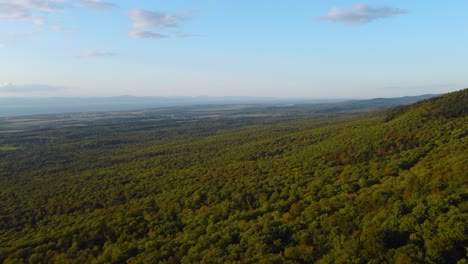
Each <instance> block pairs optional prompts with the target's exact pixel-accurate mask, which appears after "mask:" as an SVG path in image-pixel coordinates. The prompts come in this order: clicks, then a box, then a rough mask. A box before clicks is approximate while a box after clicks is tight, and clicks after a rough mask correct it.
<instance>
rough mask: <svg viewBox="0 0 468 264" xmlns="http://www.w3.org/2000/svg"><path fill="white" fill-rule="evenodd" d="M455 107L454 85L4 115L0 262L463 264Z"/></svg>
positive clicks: (461, 155) (462, 162) (463, 104)
mask: <svg viewBox="0 0 468 264" xmlns="http://www.w3.org/2000/svg"><path fill="white" fill-rule="evenodd" d="M321 107H324V106H321ZM467 113H468V89H464V90H461V91H458V92H453V93H449V94H445V95H442V96H438V97H434V98H431V99H427V100H424V101H420V102H417V103H414V104H411V105H405V106H397V107H391V108H386V109H374V110H373V111H370V110H369V106H368V105H366V106H365V107H357V108H352V107H351V108H349V107H341V108H340V107H336V106H334V108H333V109H332V108H326V107H324V108H320V109H319V108H308V107H307V106H304V105H302V106H290V107H258V108H255V107H241V108H239V107H237V108H236V107H226V106H210V107H207V108H203V107H201V106H199V107H192V108H177V110H175V108H174V109H171V108H167V109H163V110H158V111H153V112H151V111H147V112H138V113H129V112H125V113H114V114H112V115H110V114H109V115H102V116H101V115H99V114H96V115H92V114H87V115H79V114H74V115H63V116H62V117H61V119H58V118H57V117H56V116H54V118H52V117H50V116H44V117H40V118H39V117H36V118H35V117H22V118H17V119H14V118H10V119H8V118H4V119H1V121H0V126H3V128H4V129H3V130H2V131H1V133H0V262H2V263H312V262H315V263H468V261H467V246H468V243H467V242H468V226H467V223H468V201H467V200H468V188H467V187H468V186H467V181H468V175H467V174H468V173H467V172H468V137H467V136H468V116H467Z"/></svg>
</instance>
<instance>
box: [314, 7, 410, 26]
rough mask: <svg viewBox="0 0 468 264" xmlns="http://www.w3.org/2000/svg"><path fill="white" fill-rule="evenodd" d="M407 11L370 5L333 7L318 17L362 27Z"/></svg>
mask: <svg viewBox="0 0 468 264" xmlns="http://www.w3.org/2000/svg"><path fill="white" fill-rule="evenodd" d="M406 13H408V11H407V10H404V9H400V8H393V7H388V6H384V7H371V6H369V5H368V4H357V5H354V6H352V7H350V8H347V9H346V8H339V7H333V8H332V9H330V11H328V13H327V14H325V15H324V16H320V17H318V19H320V20H329V21H333V22H342V23H346V24H352V25H362V24H367V23H370V22H372V21H374V20H377V19H381V18H388V17H392V16H396V15H401V14H406Z"/></svg>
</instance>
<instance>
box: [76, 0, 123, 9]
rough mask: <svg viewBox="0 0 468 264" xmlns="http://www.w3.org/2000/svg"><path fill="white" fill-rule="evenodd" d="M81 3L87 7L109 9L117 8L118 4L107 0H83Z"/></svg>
mask: <svg viewBox="0 0 468 264" xmlns="http://www.w3.org/2000/svg"><path fill="white" fill-rule="evenodd" d="M81 4H82V5H83V6H84V7H87V8H93V9H101V10H108V9H113V8H116V7H117V5H116V4H114V3H111V2H106V1H102V0H81Z"/></svg>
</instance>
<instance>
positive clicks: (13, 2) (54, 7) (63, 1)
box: [0, 0, 69, 25]
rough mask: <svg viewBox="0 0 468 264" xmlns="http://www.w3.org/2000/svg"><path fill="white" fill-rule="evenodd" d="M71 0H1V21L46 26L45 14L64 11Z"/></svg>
mask: <svg viewBox="0 0 468 264" xmlns="http://www.w3.org/2000/svg"><path fill="white" fill-rule="evenodd" d="M68 4H69V0H0V19H4V20H10V21H29V22H31V23H33V24H35V25H42V24H44V21H45V19H44V18H43V16H42V15H43V14H44V13H53V12H59V11H61V10H63V9H64V8H65V7H66V6H67V5H68Z"/></svg>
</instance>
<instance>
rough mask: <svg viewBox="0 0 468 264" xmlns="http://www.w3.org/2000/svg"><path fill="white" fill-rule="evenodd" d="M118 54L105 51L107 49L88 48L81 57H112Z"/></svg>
mask: <svg viewBox="0 0 468 264" xmlns="http://www.w3.org/2000/svg"><path fill="white" fill-rule="evenodd" d="M115 55H116V54H115V53H113V52H111V51H105V50H95V49H91V50H86V51H84V52H83V53H82V54H81V55H80V56H78V57H81V58H98V57H112V56H115Z"/></svg>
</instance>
